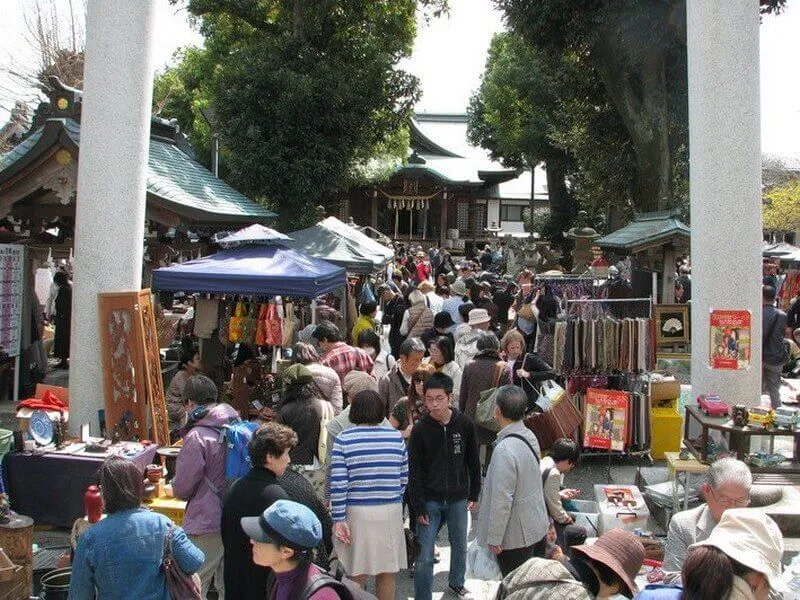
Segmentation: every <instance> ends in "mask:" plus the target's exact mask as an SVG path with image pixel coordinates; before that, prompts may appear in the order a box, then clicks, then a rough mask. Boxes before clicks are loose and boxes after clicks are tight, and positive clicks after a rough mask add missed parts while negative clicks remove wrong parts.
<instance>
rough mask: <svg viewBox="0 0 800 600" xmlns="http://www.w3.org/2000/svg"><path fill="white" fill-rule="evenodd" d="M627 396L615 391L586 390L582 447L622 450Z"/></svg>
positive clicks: (624, 393) (623, 446) (623, 447)
mask: <svg viewBox="0 0 800 600" xmlns="http://www.w3.org/2000/svg"><path fill="white" fill-rule="evenodd" d="M627 413H628V394H627V393H626V392H620V391H617V390H600V389H594V388H589V389H588V390H586V405H585V408H584V424H583V432H584V433H583V446H584V447H585V448H601V449H604V450H624V449H625V432H626V429H625V427H626V422H627Z"/></svg>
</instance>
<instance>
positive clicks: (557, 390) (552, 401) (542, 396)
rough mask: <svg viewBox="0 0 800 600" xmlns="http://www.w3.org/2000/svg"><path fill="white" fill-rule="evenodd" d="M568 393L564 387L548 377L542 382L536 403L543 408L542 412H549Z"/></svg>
mask: <svg viewBox="0 0 800 600" xmlns="http://www.w3.org/2000/svg"><path fill="white" fill-rule="evenodd" d="M566 395H567V393H566V392H565V391H564V388H562V387H561V386H560V385H558V384H557V383H556V382H555V381H553V380H552V379H547V380H545V381H543V382H542V385H541V388H540V390H539V398H538V399H537V400H536V405H537V406H538V407H539V408H541V409H542V412H547V411H549V410H551V409H552V408H553V407H554V406H555V405H556V404H558V403H559V402H561V401H562V400H563V399H564V398H565V397H566Z"/></svg>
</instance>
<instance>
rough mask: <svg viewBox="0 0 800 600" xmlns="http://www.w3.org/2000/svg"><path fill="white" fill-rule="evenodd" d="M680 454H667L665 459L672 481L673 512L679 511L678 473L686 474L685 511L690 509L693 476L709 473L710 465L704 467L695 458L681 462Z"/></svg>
mask: <svg viewBox="0 0 800 600" xmlns="http://www.w3.org/2000/svg"><path fill="white" fill-rule="evenodd" d="M680 455H681V453H680V452H665V453H664V458H666V459H667V470H668V471H669V479H670V481H672V510H673V511H675V512H677V511H678V504H679V502H680V499H679V498H678V473H685V478H686V479H685V480H684V482H683V510H688V509H689V491H690V490H689V489H690V488H691V479H690V478H691V476H692V475H695V474H696V475H700V476H703V475H705V474H706V473H708V469H709V467H708V465H704V464H703V463H701V462H700V461H699V460H697V459H696V458H694V457H691V458H687V459H685V460H681V458H680Z"/></svg>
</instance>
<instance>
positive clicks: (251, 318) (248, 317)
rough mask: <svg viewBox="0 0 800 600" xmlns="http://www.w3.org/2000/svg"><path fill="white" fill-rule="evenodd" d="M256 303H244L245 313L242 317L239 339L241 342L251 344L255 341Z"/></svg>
mask: <svg viewBox="0 0 800 600" xmlns="http://www.w3.org/2000/svg"><path fill="white" fill-rule="evenodd" d="M257 306H258V305H257V304H255V303H250V304H245V315H244V318H243V319H242V337H241V339H240V340H239V341H240V342H241V343H243V344H253V343H255V341H256V328H257V326H258V321H257V320H256V314H257Z"/></svg>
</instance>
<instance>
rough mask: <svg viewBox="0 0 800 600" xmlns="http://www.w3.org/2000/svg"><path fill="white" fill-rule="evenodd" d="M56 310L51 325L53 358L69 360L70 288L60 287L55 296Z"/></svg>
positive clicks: (66, 286) (67, 286) (68, 286)
mask: <svg viewBox="0 0 800 600" xmlns="http://www.w3.org/2000/svg"><path fill="white" fill-rule="evenodd" d="M55 305H56V310H55V316H54V318H53V324H54V325H55V327H56V332H55V336H54V339H53V356H55V357H56V358H61V359H67V358H69V336H70V320H71V315H72V286H70V285H68V284H67V285H62V286H61V287H59V288H58V295H57V296H56V302H55Z"/></svg>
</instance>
